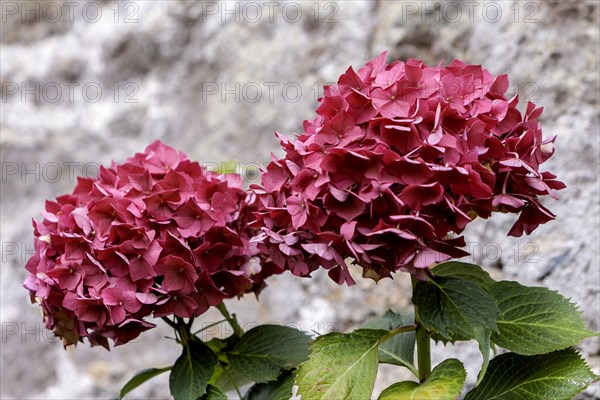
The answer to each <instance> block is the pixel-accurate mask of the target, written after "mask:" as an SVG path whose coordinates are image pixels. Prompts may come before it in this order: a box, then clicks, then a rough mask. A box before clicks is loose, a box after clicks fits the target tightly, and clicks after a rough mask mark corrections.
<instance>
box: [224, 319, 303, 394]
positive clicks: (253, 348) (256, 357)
mask: <svg viewBox="0 0 600 400" xmlns="http://www.w3.org/2000/svg"><path fill="white" fill-rule="evenodd" d="M310 341H311V339H310V336H308V335H307V334H306V333H304V332H301V331H299V330H297V329H293V328H290V327H286V326H280V325H260V326H257V327H256V328H253V329H251V330H249V331H248V332H246V333H245V334H244V336H242V338H241V339H240V341H239V342H238V343H237V344H236V345H235V346H234V348H233V349H232V350H231V351H229V352H228V353H227V358H228V359H229V362H230V363H231V366H232V367H233V369H234V370H235V371H237V372H238V373H239V374H241V375H243V376H246V377H247V378H248V379H250V380H252V381H254V382H268V381H272V380H274V379H276V378H277V377H278V376H279V373H280V371H281V369H282V368H283V369H290V368H293V367H295V366H296V365H298V364H300V363H301V362H303V361H306V360H307V359H308V353H309V351H308V348H309V344H310Z"/></svg>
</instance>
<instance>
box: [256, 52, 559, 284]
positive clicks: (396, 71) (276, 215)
mask: <svg viewBox="0 0 600 400" xmlns="http://www.w3.org/2000/svg"><path fill="white" fill-rule="evenodd" d="M508 88H509V81H508V78H507V76H506V75H498V76H493V75H492V74H490V72H488V71H487V70H486V69H483V68H482V67H481V66H480V65H469V64H465V63H464V62H461V61H458V60H454V61H452V62H451V63H450V64H448V65H447V66H442V64H440V65H438V66H435V67H430V66H428V65H426V64H425V63H423V62H422V61H418V60H415V59H410V60H408V61H406V62H402V61H394V62H392V63H390V64H387V63H386V62H385V53H383V54H381V55H380V56H379V57H377V58H376V59H374V60H372V61H370V62H369V63H367V65H366V66H364V67H362V68H360V69H359V70H358V71H355V70H354V69H353V68H352V67H350V68H348V70H347V71H346V72H345V73H344V74H343V75H342V76H340V78H339V79H338V81H337V84H334V85H331V86H326V87H325V95H324V96H323V98H321V99H319V106H318V108H317V110H316V112H317V117H316V118H315V119H313V120H311V121H305V122H304V131H303V132H302V133H300V134H299V135H297V138H296V139H295V140H289V139H288V138H286V137H285V136H283V135H280V134H278V137H279V139H280V140H281V146H282V148H283V150H284V151H285V155H284V156H283V157H281V158H277V157H275V156H273V158H272V161H271V162H270V164H269V165H268V166H267V167H266V169H265V171H264V174H263V175H262V184H261V185H255V186H253V189H254V191H255V193H256V194H257V195H258V198H259V212H258V219H257V222H256V226H258V227H262V234H261V235H260V236H259V237H258V238H257V239H256V240H257V241H258V242H259V247H260V248H261V250H262V251H263V252H265V253H266V254H268V255H269V257H270V258H271V259H272V260H273V262H274V263H275V264H277V265H278V266H280V267H281V268H284V269H286V270H289V271H291V272H292V273H294V274H295V275H299V276H308V275H310V273H311V272H313V271H314V270H316V269H318V268H319V267H323V268H326V269H328V270H329V275H330V277H331V278H332V279H334V280H335V281H336V282H338V283H340V284H341V283H344V282H346V283H348V284H352V283H353V279H352V277H351V276H350V274H349V272H348V268H347V266H346V263H345V259H347V258H352V259H354V260H355V262H356V263H357V264H358V265H360V266H361V267H362V268H363V271H364V272H363V273H364V276H366V277H370V278H373V279H375V280H379V279H380V278H382V277H389V276H390V275H391V273H393V272H395V271H398V270H400V271H407V272H410V273H412V274H414V275H415V276H418V277H420V278H421V279H423V278H424V277H425V276H426V269H427V268H428V267H429V266H431V265H432V264H434V263H439V262H442V261H445V260H448V259H450V258H455V257H462V256H465V255H467V254H468V253H467V252H466V251H465V250H464V249H463V247H464V246H465V242H464V239H463V237H461V236H459V235H460V233H461V232H463V230H464V229H465V227H466V226H467V225H468V224H469V223H470V222H471V221H473V220H474V219H475V218H476V217H481V218H488V217H489V216H490V215H491V214H492V213H493V212H503V213H515V214H518V219H517V221H516V222H515V223H514V225H513V227H512V228H511V229H510V232H509V234H510V235H513V236H520V235H522V234H523V233H527V234H529V233H531V232H532V231H533V230H534V229H535V228H536V227H537V226H538V225H540V224H543V223H545V222H548V221H550V220H552V219H553V218H554V215H553V214H552V213H551V212H550V211H549V210H548V209H547V208H546V207H544V206H543V205H542V204H541V203H540V197H542V196H545V195H550V196H552V197H555V198H556V194H555V192H554V191H555V190H559V189H562V188H564V187H565V185H564V184H563V183H562V182H560V181H558V180H556V179H555V178H556V177H555V175H553V174H552V173H550V172H542V171H540V165H541V164H542V163H544V162H545V161H546V160H547V159H548V158H549V157H550V156H551V155H552V154H553V152H554V147H553V143H554V141H555V137H550V138H546V139H544V138H543V137H542V128H541V123H540V121H539V120H538V119H539V117H540V115H541V113H542V108H536V107H535V105H534V104H533V103H531V102H529V103H528V104H527V105H526V110H525V111H524V112H521V111H519V110H518V109H517V105H518V96H517V95H515V96H514V97H512V98H508V97H507V95H506V92H507V90H508Z"/></svg>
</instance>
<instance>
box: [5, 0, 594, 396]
mask: <svg viewBox="0 0 600 400" xmlns="http://www.w3.org/2000/svg"><path fill="white" fill-rule="evenodd" d="M248 4H250V5H248ZM1 7H2V10H1V12H2V14H1V18H2V25H1V35H2V37H1V68H0V69H1V71H0V82H1V85H2V86H1V95H2V104H1V107H2V109H1V156H2V194H1V196H2V201H1V223H2V229H1V237H0V241H1V243H2V267H1V269H0V274H1V275H0V278H1V280H0V282H1V287H0V295H1V299H0V304H1V315H0V319H1V322H2V343H1V345H2V358H1V363H2V364H1V392H0V396H1V397H2V398H7V399H8V398H18V399H24V398H27V399H31V398H44V399H45V398H56V399H67V398H68V399H83V398H108V397H110V396H114V395H115V394H116V393H117V391H118V388H119V385H121V384H123V383H124V382H125V381H126V380H127V379H128V377H130V376H131V374H132V373H133V371H134V370H137V369H141V368H145V367H149V366H163V365H168V364H169V363H171V362H172V361H173V360H174V359H175V358H176V356H177V353H178V348H177V346H176V344H175V343H174V342H172V341H169V340H166V339H163V336H165V335H168V334H169V332H168V330H167V329H163V328H162V327H161V328H160V329H154V330H151V331H149V332H146V333H145V334H142V336H141V337H140V338H139V340H138V341H137V342H136V343H132V344H129V345H127V346H124V347H122V348H116V349H113V350H112V351H111V352H110V353H109V352H106V351H105V350H103V349H98V348H94V349H91V348H89V347H88V346H87V345H81V346H79V347H78V348H77V349H76V350H75V349H73V348H70V349H68V350H67V351H65V350H63V348H62V345H61V344H60V342H59V341H57V340H56V339H53V338H52V335H51V334H50V333H48V332H46V331H44V330H43V329H42V327H41V316H40V312H39V309H38V307H37V306H31V305H29V304H28V295H27V293H26V291H25V290H24V289H23V288H22V287H21V282H22V280H23V279H24V277H25V270H24V268H23V266H24V263H25V261H26V258H27V256H28V255H29V254H30V253H31V250H32V247H33V246H32V229H31V218H32V217H36V218H37V217H38V215H39V214H38V213H39V210H40V209H42V208H43V205H44V199H45V198H49V197H54V196H56V195H59V194H61V193H64V192H67V191H70V190H71V189H72V187H73V185H74V179H73V176H74V175H78V174H87V175H93V174H94V173H95V172H96V171H97V166H98V165H99V164H100V163H108V162H110V160H111V159H112V160H115V161H116V162H119V161H122V160H123V159H124V158H126V157H127V156H129V155H131V154H133V153H134V152H136V151H139V150H141V149H143V147H145V145H146V144H148V143H149V142H150V141H152V140H154V139H161V140H163V141H164V142H166V143H167V144H170V145H172V146H174V147H177V148H180V149H182V150H184V151H186V152H187V153H188V155H189V157H190V158H192V159H197V160H202V161H205V162H215V163H218V162H222V161H226V160H235V161H239V162H240V163H241V165H242V166H250V167H251V166H252V165H256V164H263V163H265V162H266V161H268V160H269V152H271V151H277V148H278V143H277V141H276V139H275V137H274V131H275V130H277V131H280V132H284V133H291V132H295V131H298V130H300V129H301V127H302V125H301V124H302V121H303V120H304V119H307V118H312V116H313V112H314V111H313V110H314V109H315V104H316V98H318V96H319V92H322V86H323V84H325V83H327V82H330V81H333V80H335V79H336V78H337V76H339V75H340V74H341V73H342V72H343V71H344V70H345V69H346V68H347V67H348V65H353V66H355V67H360V66H361V65H363V64H364V63H365V62H366V61H367V60H369V59H370V58H372V57H374V56H376V55H378V54H379V53H380V52H381V51H383V50H388V52H389V57H388V59H392V58H394V59H396V58H399V59H406V58H410V57H414V58H420V59H423V60H425V61H426V62H427V63H429V64H437V63H439V62H440V61H441V60H446V61H450V60H451V59H452V58H454V57H456V58H460V59H463V60H465V61H467V62H469V63H476V64H483V65H484V66H485V67H486V68H488V69H489V70H490V71H491V72H492V73H493V74H499V73H503V72H506V73H508V74H509V77H510V79H511V82H512V83H513V86H512V87H511V90H512V91H513V92H515V91H519V92H520V93H521V96H522V97H521V98H522V99H526V100H531V101H534V102H536V103H537V104H538V105H544V106H545V107H546V109H545V112H544V115H543V126H544V132H545V135H547V136H551V135H555V134H556V135H558V137H559V139H558V141H557V144H556V147H557V152H556V154H555V156H554V157H553V158H552V159H551V161H550V162H549V163H548V165H547V167H546V168H547V169H550V170H552V171H553V172H555V173H557V174H558V175H559V177H560V178H562V179H563V180H564V181H565V182H566V183H567V184H568V188H567V189H566V190H564V191H562V192H561V199H560V201H558V202H556V201H552V200H551V201H549V202H546V203H545V204H546V205H547V206H549V207H550V209H552V210H553V211H554V212H556V213H557V215H558V218H557V221H554V222H553V223H549V224H547V225H546V226H543V227H541V228H540V229H538V230H537V231H536V232H534V234H533V235H532V236H531V237H524V238H520V239H515V238H507V237H506V236H505V234H506V232H507V231H508V228H509V227H510V225H511V223H512V222H511V221H510V220H509V219H503V218H502V217H498V218H494V220H493V221H492V220H489V221H476V222H475V223H474V224H473V227H472V229H470V230H469V232H467V235H466V238H467V241H469V242H471V244H472V250H473V259H474V260H475V261H477V262H481V263H484V264H486V265H488V266H489V268H490V271H491V272H492V273H493V274H495V275H497V276H503V277H505V278H508V279H516V280H519V281H521V282H523V283H527V284H534V285H544V286H548V287H550V288H553V289H556V290H559V291H560V292H561V293H562V294H563V295H565V296H567V297H572V299H573V301H575V302H577V303H578V304H579V305H580V306H581V310H582V311H583V313H584V315H585V317H586V319H587V320H588V322H589V325H590V327H591V328H592V329H595V330H598V329H599V328H600V326H599V323H600V322H599V313H600V308H599V307H600V306H599V303H600V301H599V293H600V261H599V242H600V238H599V224H600V220H599V218H600V210H599V208H600V205H599V184H598V176H599V173H600V171H599V151H600V146H599V138H600V121H599V118H600V117H599V112H600V109H599V98H598V95H599V68H598V67H599V65H598V64H599V50H598V48H599V28H598V27H599V7H598V2H596V1H588V2H586V1H581V2H577V3H574V2H568V1H560V2H552V1H550V2H548V1H539V2H536V1H524V2H513V1H497V2H484V1H469V2H457V1H451V2H431V1H340V2H315V1H306V2H300V1H296V2H278V1H275V2H260V1H258V2H251V3H243V2H226V3H221V2H218V3H217V2H204V3H199V2H192V1H175V0H173V1H140V2H122V3H116V2H114V1H100V2H90V3H87V2H83V1H72V2H65V3H62V2H55V1H45V2H34V1H29V2H20V1H19V2H16V1H7V0H3V1H2V2H1ZM244 171H245V172H247V174H246V175H247V178H248V179H249V180H252V179H254V176H253V175H252V171H253V169H252V168H244ZM408 288H409V283H408V282H407V281H406V277H404V276H398V277H397V279H396V280H394V281H392V280H385V281H381V282H380V283H379V284H377V285H375V284H374V283H373V282H370V281H369V282H365V281H359V284H358V285H357V286H356V287H353V288H347V287H337V286H335V285H334V284H333V283H331V282H329V281H328V280H327V279H326V276H322V275H320V274H316V278H315V279H312V280H310V281H309V280H302V279H299V278H292V277H290V276H287V275H285V276H279V277H276V278H274V279H272V280H271V283H270V286H269V287H268V288H267V289H266V290H265V291H264V292H263V293H262V294H261V299H260V302H257V301H255V300H254V299H251V298H247V299H244V300H243V301H241V302H237V301H231V302H230V303H231V306H230V307H231V308H232V309H233V310H234V311H236V312H237V313H238V314H239V317H240V319H241V321H242V322H243V323H252V322H262V321H270V322H278V323H286V322H295V323H298V324H299V325H300V326H302V327H303V328H305V329H313V330H317V331H319V332H325V331H327V330H330V329H332V328H333V327H335V328H336V329H339V330H343V329H350V328H352V327H353V326H355V325H356V324H357V323H359V322H360V321H361V320H363V319H364V318H366V317H367V316H369V315H371V314H374V313H378V312H382V311H384V310H385V309H386V308H388V307H390V308H393V309H396V310H402V309H403V308H404V307H406V306H407V305H408V302H409V289H408ZM216 318H218V316H217V315H216V314H214V313H208V314H206V315H205V316H204V317H203V318H202V319H201V320H200V321H198V322H197V324H198V326H199V327H201V325H202V323H203V322H207V321H215V319H216ZM599 346H600V342H599V341H598V339H597V338H595V339H589V340H586V341H585V342H584V343H583V344H582V347H581V348H582V350H583V352H584V354H585V355H586V357H587V358H588V360H589V361H590V363H591V364H592V366H593V367H594V369H595V371H596V373H598V372H599V371H598V366H599V357H598V356H599V352H600V348H599ZM437 350H438V349H437V348H436V351H437ZM440 351H441V352H442V353H443V354H442V353H439V354H440V355H439V357H438V358H437V359H435V360H434V362H439V360H440V359H441V357H442V355H444V354H445V355H447V354H449V352H450V351H452V349H451V348H449V349H448V350H447V351H445V350H443V348H441V350H440ZM458 356H459V358H461V359H462V360H463V361H466V362H468V363H469V365H470V366H471V367H472V368H470V369H469V372H470V376H469V381H470V382H473V378H474V374H475V371H476V368H477V362H478V361H479V359H478V353H477V348H476V346H474V345H472V344H466V345H463V346H461V349H460V353H459V354H458ZM396 371H397V370H391V369H385V371H384V373H383V374H382V377H381V379H380V383H379V386H378V387H381V385H383V384H386V383H390V382H392V381H393V380H395V379H399V378H400V375H398V372H396ZM166 378H167V377H166V376H163V377H161V378H160V379H158V380H157V381H156V382H154V383H151V384H147V385H145V386H142V387H141V388H140V389H139V390H137V392H136V393H135V395H134V396H133V397H136V396H137V398H166V397H168V392H167V389H166V388H167V384H166V382H167V380H166ZM582 398H590V399H594V398H596V399H600V391H599V387H598V385H594V386H593V387H591V388H590V389H588V390H587V391H586V394H585V397H582Z"/></svg>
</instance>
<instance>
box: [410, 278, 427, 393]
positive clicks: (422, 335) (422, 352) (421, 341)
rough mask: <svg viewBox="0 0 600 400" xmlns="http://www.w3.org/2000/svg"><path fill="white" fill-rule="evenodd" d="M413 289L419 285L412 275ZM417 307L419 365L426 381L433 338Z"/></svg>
mask: <svg viewBox="0 0 600 400" xmlns="http://www.w3.org/2000/svg"><path fill="white" fill-rule="evenodd" d="M411 280H412V287H413V290H414V289H415V286H416V285H417V279H416V278H415V277H411ZM418 314H419V313H418V312H417V307H416V306H415V324H416V325H417V332H416V336H417V366H418V368H419V376H418V378H419V380H420V381H421V382H423V381H425V380H426V379H427V377H428V376H429V374H430V373H431V339H430V334H429V332H428V331H427V329H425V328H424V327H423V325H422V324H421V322H420V321H419V317H418Z"/></svg>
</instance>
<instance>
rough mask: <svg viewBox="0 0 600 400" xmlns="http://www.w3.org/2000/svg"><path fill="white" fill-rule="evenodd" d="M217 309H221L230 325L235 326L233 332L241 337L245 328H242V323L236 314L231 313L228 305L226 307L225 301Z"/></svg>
mask: <svg viewBox="0 0 600 400" xmlns="http://www.w3.org/2000/svg"><path fill="white" fill-rule="evenodd" d="M217 310H219V311H220V312H221V314H222V315H223V316H224V317H225V319H226V320H227V322H229V325H231V327H232V328H233V334H234V335H236V336H237V337H241V336H242V335H243V334H244V330H243V329H242V327H241V326H240V324H238V321H237V318H236V317H235V314H233V315H231V314H229V311H228V310H227V307H225V303H221V304H219V305H218V306H217Z"/></svg>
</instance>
